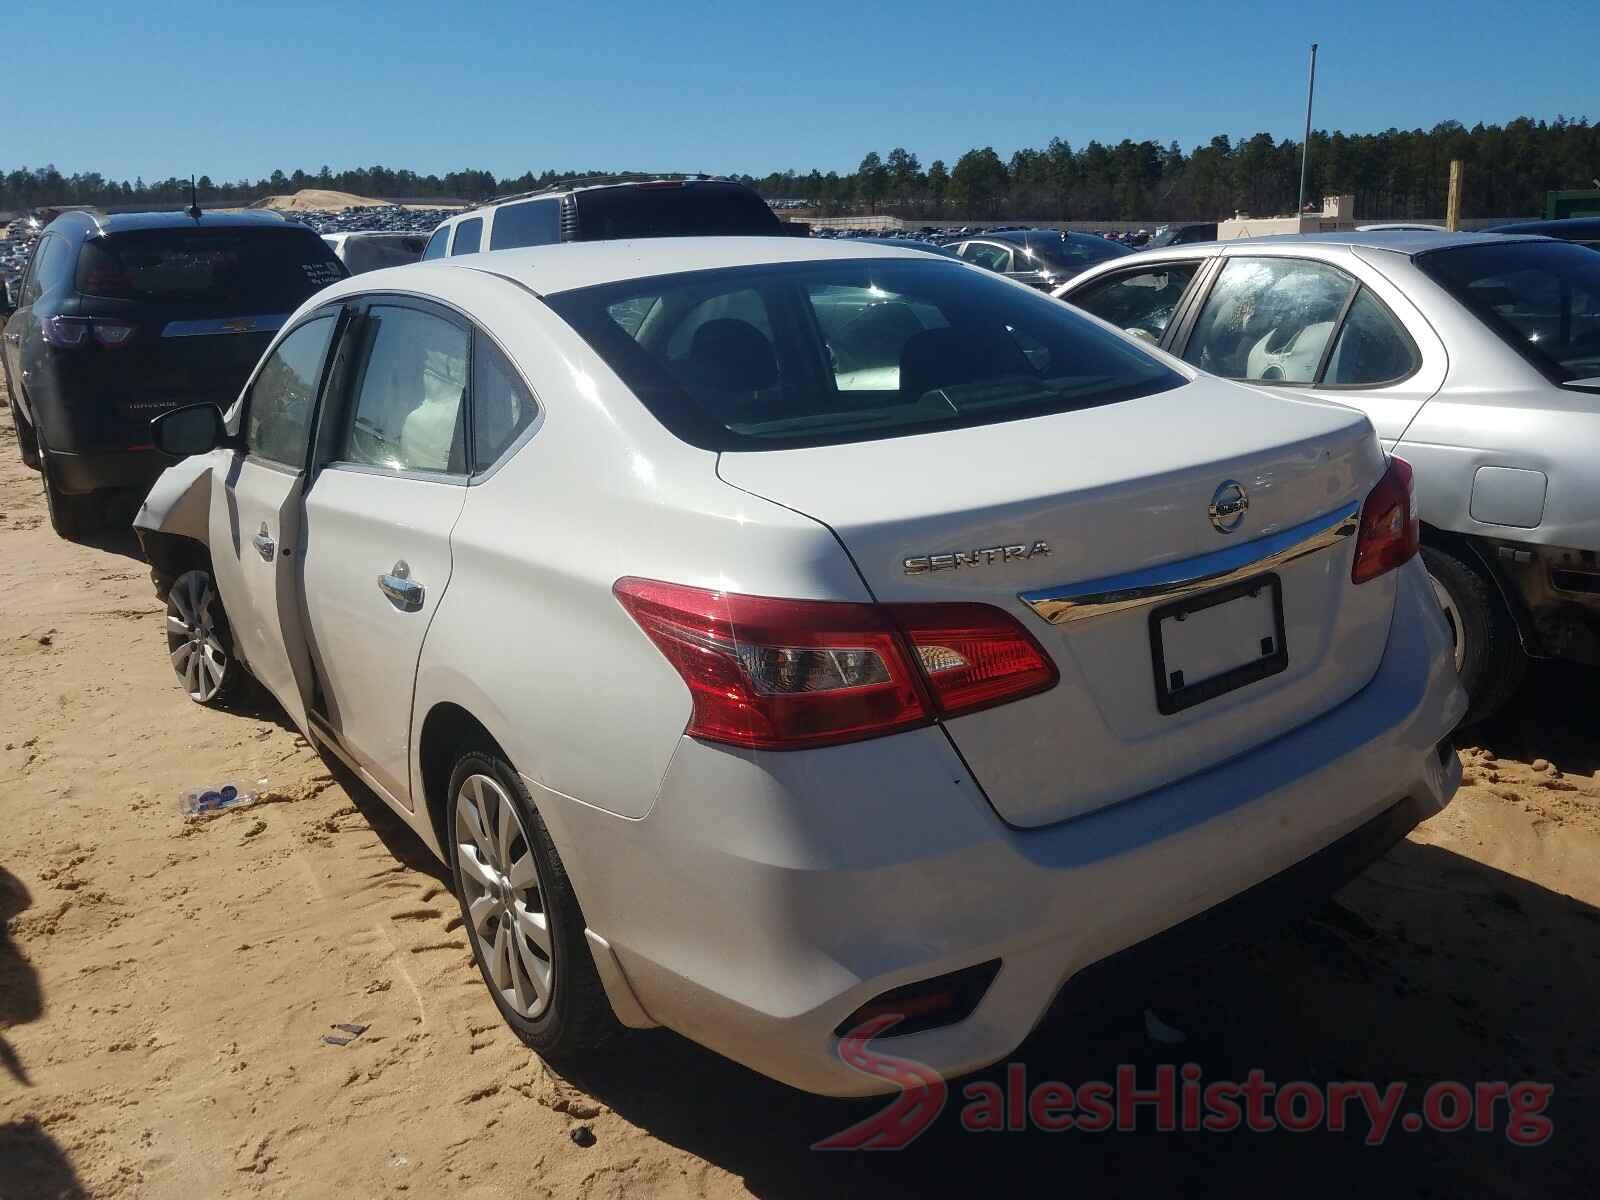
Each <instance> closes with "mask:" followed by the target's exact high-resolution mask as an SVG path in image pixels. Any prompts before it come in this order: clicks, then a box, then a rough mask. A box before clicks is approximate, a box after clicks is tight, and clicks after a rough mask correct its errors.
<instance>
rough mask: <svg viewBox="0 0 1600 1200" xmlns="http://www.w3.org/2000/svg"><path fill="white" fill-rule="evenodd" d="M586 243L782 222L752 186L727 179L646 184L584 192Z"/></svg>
mask: <svg viewBox="0 0 1600 1200" xmlns="http://www.w3.org/2000/svg"><path fill="white" fill-rule="evenodd" d="M573 199H574V201H575V202H576V203H577V206H578V237H577V240H578V241H581V242H597V241H607V240H610V239H612V238H645V237H699V236H705V235H719V234H759V235H762V236H773V235H781V234H782V233H783V232H784V230H783V225H782V223H781V222H780V221H779V220H778V218H777V215H776V214H774V213H773V211H772V210H771V209H770V208H768V207H767V202H766V201H765V200H763V199H762V198H761V197H760V196H758V195H756V194H755V193H754V192H752V191H751V190H750V189H748V188H743V187H729V186H727V185H726V184H709V185H708V184H702V183H693V182H691V183H683V184H663V185H656V184H643V185H641V186H638V187H608V188H595V189H594V190H592V191H586V192H578V193H577V194H576V195H575V196H574V197H573Z"/></svg>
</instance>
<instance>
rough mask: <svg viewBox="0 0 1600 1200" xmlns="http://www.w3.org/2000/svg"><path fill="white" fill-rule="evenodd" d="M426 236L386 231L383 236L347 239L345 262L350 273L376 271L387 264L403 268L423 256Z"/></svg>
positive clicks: (357, 273) (387, 265)
mask: <svg viewBox="0 0 1600 1200" xmlns="http://www.w3.org/2000/svg"><path fill="white" fill-rule="evenodd" d="M427 240H428V239H427V235H426V234H421V233H396V234H385V235H384V236H383V237H353V238H346V239H345V243H344V265H345V266H346V267H348V268H350V274H352V275H359V274H361V273H362V272H363V271H377V270H381V269H382V268H384V267H403V266H405V265H406V264H407V263H414V262H416V261H417V260H418V259H420V258H421V257H422V247H423V246H424V245H425V244H426V243H427Z"/></svg>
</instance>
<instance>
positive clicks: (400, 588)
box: [378, 558, 427, 613]
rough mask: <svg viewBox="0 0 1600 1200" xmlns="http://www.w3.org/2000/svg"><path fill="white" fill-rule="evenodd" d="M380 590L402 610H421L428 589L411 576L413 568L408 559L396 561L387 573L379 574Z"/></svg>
mask: <svg viewBox="0 0 1600 1200" xmlns="http://www.w3.org/2000/svg"><path fill="white" fill-rule="evenodd" d="M378 590H379V591H380V592H382V593H383V594H384V595H385V596H386V597H388V600H389V603H390V604H392V605H394V606H395V607H396V608H398V609H399V610H400V611H401V612H408V613H412V612H420V611H421V610H422V599H423V597H424V596H425V595H426V594H427V591H426V589H425V588H424V587H423V586H422V585H421V584H420V583H418V582H417V581H416V580H415V579H413V578H411V568H410V567H409V566H407V565H406V560H405V559H403V558H402V559H401V560H400V561H399V562H397V563H395V565H394V566H393V568H391V569H390V571H389V573H388V574H387V575H379V576H378Z"/></svg>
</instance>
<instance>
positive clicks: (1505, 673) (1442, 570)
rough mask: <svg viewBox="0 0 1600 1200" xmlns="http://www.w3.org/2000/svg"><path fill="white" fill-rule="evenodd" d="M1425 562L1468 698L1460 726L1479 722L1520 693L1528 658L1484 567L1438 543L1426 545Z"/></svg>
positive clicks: (1424, 550) (1492, 714) (1424, 551)
mask: <svg viewBox="0 0 1600 1200" xmlns="http://www.w3.org/2000/svg"><path fill="white" fill-rule="evenodd" d="M1422 561H1423V563H1424V564H1425V565H1426V566H1427V568H1428V577H1429V579H1430V580H1431V581H1432V583H1433V588H1434V594H1435V596H1437V597H1438V600H1439V607H1440V608H1441V609H1443V610H1444V616H1445V621H1446V623H1447V624H1448V625H1449V626H1450V633H1451V636H1452V637H1453V638H1454V639H1455V647H1456V670H1457V671H1458V672H1459V673H1460V676H1461V686H1462V687H1464V688H1465V689H1466V691H1467V701H1468V703H1467V715H1466V716H1464V717H1462V718H1461V726H1462V728H1465V727H1466V726H1468V725H1476V724H1477V723H1478V722H1480V721H1485V720H1487V719H1488V718H1490V717H1492V716H1494V714H1495V713H1497V712H1498V711H1499V710H1500V709H1501V708H1503V707H1504V706H1505V703H1506V701H1508V700H1509V699H1511V697H1512V696H1513V695H1514V694H1515V693H1516V690H1517V688H1518V687H1519V686H1521V684H1522V679H1523V676H1524V675H1525V674H1526V673H1527V667H1528V659H1527V656H1526V655H1525V654H1523V652H1522V645H1521V643H1520V642H1519V641H1518V640H1517V631H1516V628H1515V626H1514V625H1513V624H1512V621H1511V615H1510V614H1509V613H1507V612H1506V609H1505V605H1504V604H1503V603H1502V602H1501V600H1500V596H1499V594H1498V593H1497V592H1496V591H1495V587H1494V584H1493V583H1492V582H1491V581H1490V579H1489V578H1488V576H1487V575H1485V574H1484V572H1483V570H1482V568H1481V567H1478V566H1477V565H1475V564H1473V563H1471V562H1469V561H1467V560H1466V558H1465V557H1464V556H1458V555H1457V554H1454V553H1452V552H1450V551H1447V550H1441V549H1439V548H1438V547H1436V546H1424V547H1423V548H1422Z"/></svg>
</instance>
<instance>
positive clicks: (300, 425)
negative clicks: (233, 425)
mask: <svg viewBox="0 0 1600 1200" xmlns="http://www.w3.org/2000/svg"><path fill="white" fill-rule="evenodd" d="M333 325H334V319H333V316H332V315H331V314H330V315H328V316H325V317H314V318H312V319H311V320H309V321H307V322H306V323H305V324H304V325H301V326H299V327H298V328H296V329H294V330H293V331H292V332H290V333H289V334H288V336H286V337H285V338H284V339H283V340H282V341H281V342H279V343H278V345H277V347H276V349H274V350H273V351H272V353H271V354H270V355H268V357H267V361H266V362H265V363H263V364H262V366H261V371H260V373H259V374H257V375H256V380H255V383H254V384H253V385H251V388H250V398H249V400H248V401H247V404H246V412H247V416H246V418H245V446H246V448H247V449H248V451H249V452H250V453H251V454H253V455H255V456H256V457H258V458H264V459H266V460H267V461H268V462H275V463H278V464H280V465H281V466H285V467H292V468H294V469H295V470H297V471H298V470H299V469H300V468H301V467H303V466H304V465H305V461H306V447H307V444H308V442H309V439H310V437H311V410H312V407H313V406H314V404H315V402H316V398H317V381H318V379H319V378H320V377H321V373H322V359H323V355H324V354H326V352H327V349H328V339H329V338H330V337H332V336H333Z"/></svg>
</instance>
